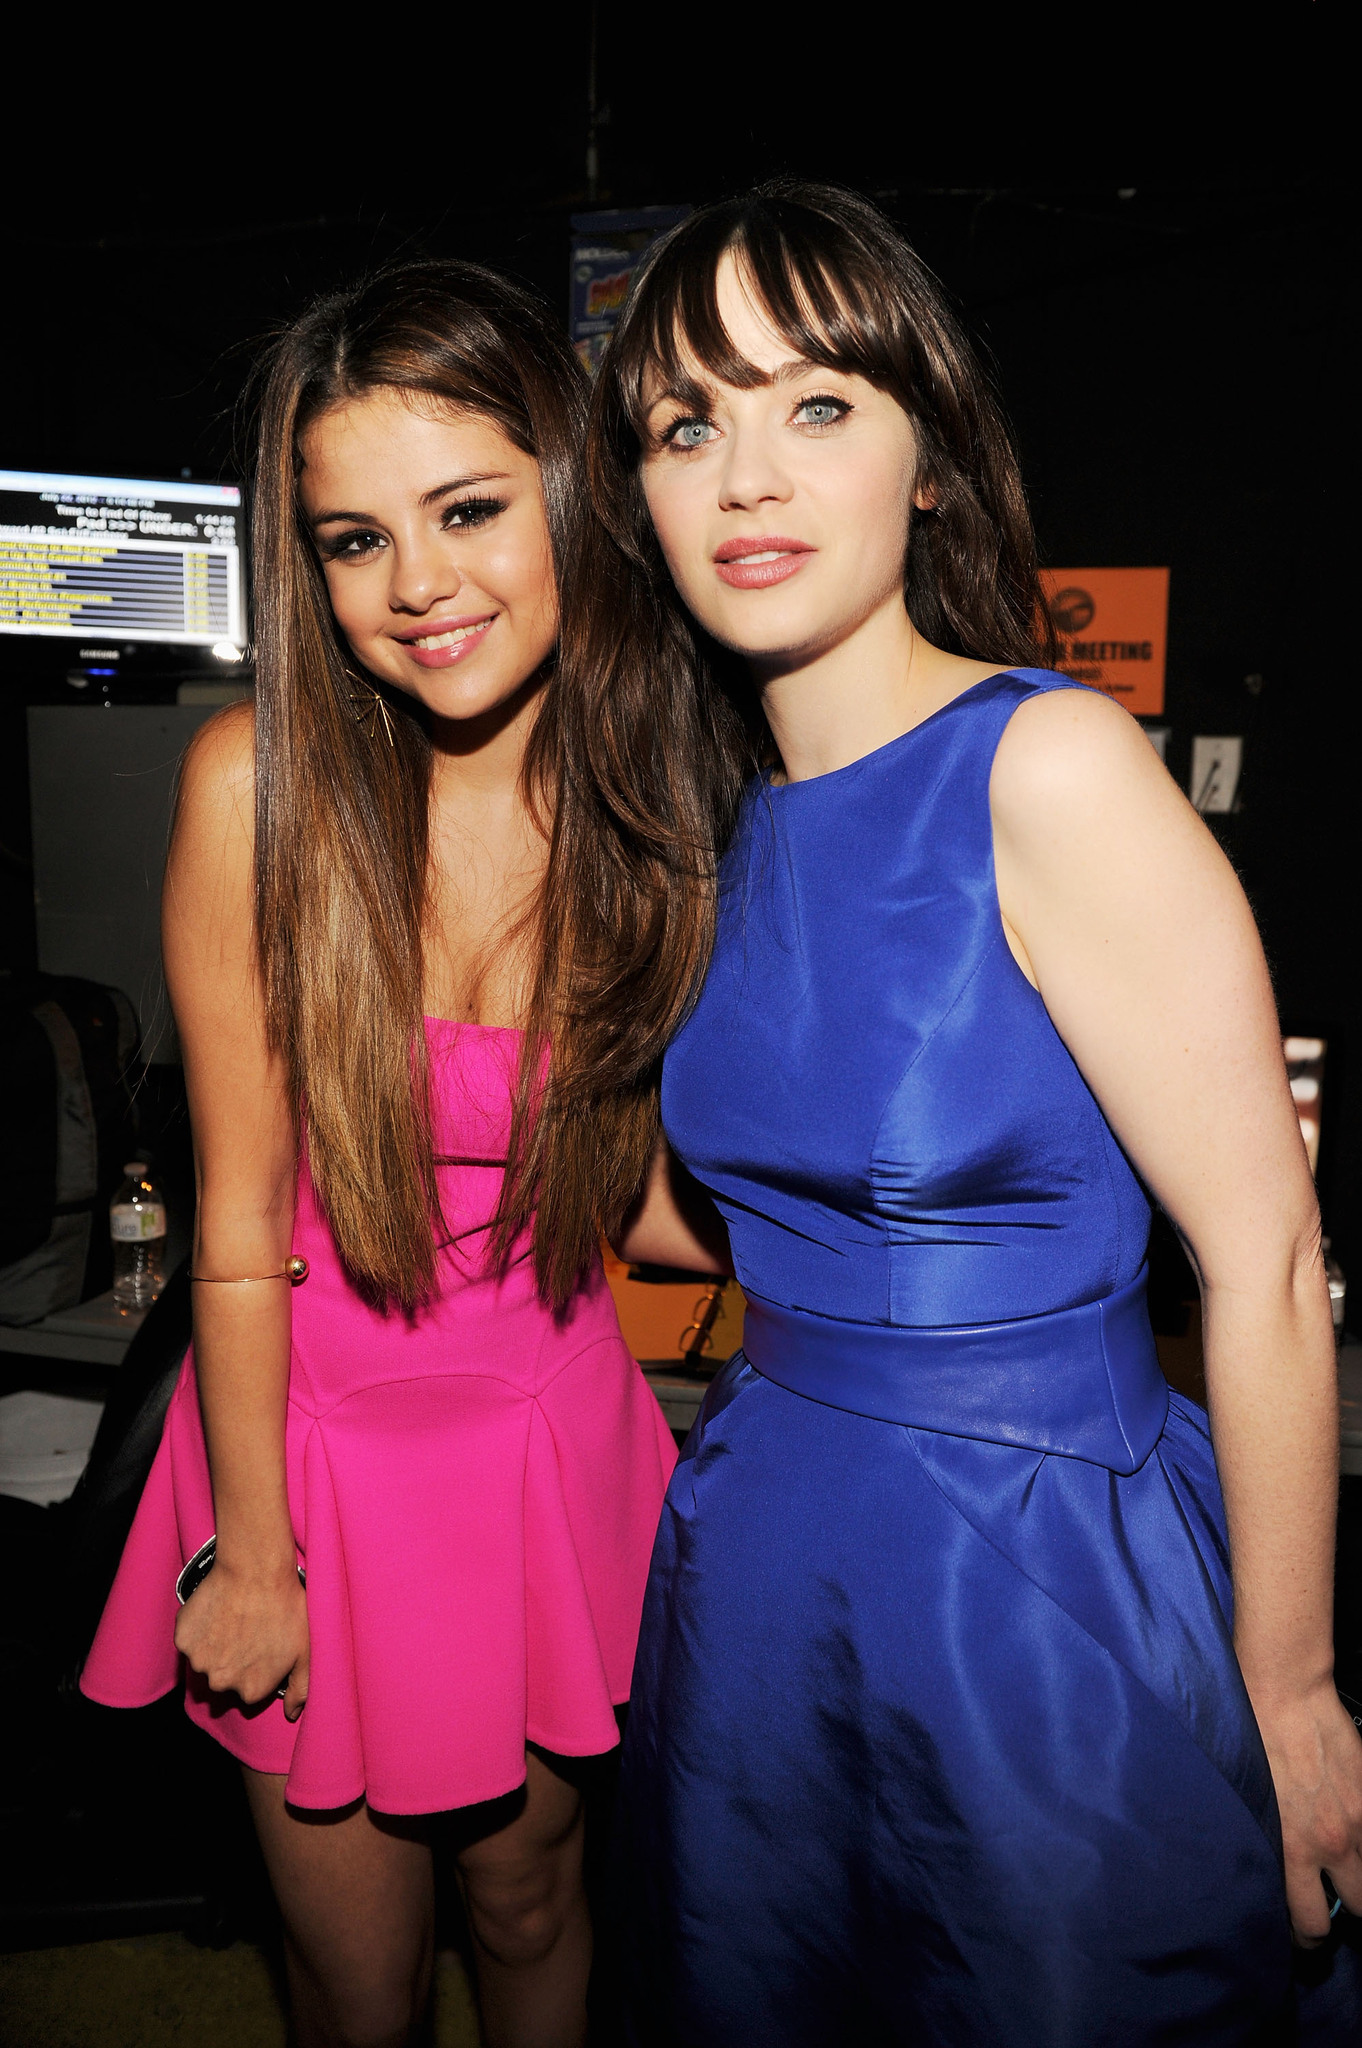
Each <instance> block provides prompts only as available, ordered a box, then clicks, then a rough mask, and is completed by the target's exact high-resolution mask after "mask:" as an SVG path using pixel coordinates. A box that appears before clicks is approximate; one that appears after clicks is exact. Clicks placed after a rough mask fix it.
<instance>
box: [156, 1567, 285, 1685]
mask: <svg viewBox="0 0 1362 2048" xmlns="http://www.w3.org/2000/svg"><path fill="white" fill-rule="evenodd" d="M175 1647H176V1648H177V1649H178V1650H179V1651H180V1653H181V1654H182V1656H183V1657H184V1658H185V1659H186V1661H187V1662H188V1664H189V1665H190V1667H191V1669H192V1670H194V1671H197V1672H199V1673H200V1674H201V1675H202V1676H203V1677H204V1678H206V1679H207V1681H208V1685H209V1689H210V1691H212V1692H220V1693H235V1694H236V1696H237V1698H238V1699H239V1700H240V1701H241V1703H242V1705H243V1706H248V1707H253V1706H258V1705H259V1704H260V1703H261V1701H263V1700H268V1699H271V1698H273V1697H274V1696H276V1695H278V1694H280V1693H281V1691H282V1692H286V1698H287V1706H286V1709H285V1711H286V1712H287V1713H288V1717H289V1719H290V1720H297V1718H298V1715H299V1714H300V1713H301V1712H302V1710H303V1703H304V1701H305V1700H306V1698H307V1671H308V1632H307V1606H306V1601H305V1598H304V1594H303V1589H302V1587H301V1585H299V1584H297V1582H296V1581H295V1583H294V1586H293V1587H292V1588H290V1589H289V1590H288V1591H286V1592H285V1593H283V1594H282V1595H281V1594H280V1593H279V1592H278V1591H277V1590H276V1589H273V1588H266V1589H263V1590H257V1589H254V1588H251V1589H247V1590H245V1591H243V1589H242V1588H241V1587H239V1586H234V1585H233V1584H231V1583H230V1582H229V1581H228V1579H227V1577H226V1575H223V1576H221V1577H220V1576H219V1574H218V1572H217V1571H214V1572H213V1573H211V1574H210V1576H209V1577H208V1578H207V1579H206V1580H205V1581H204V1582H203V1584H202V1585H201V1586H200V1587H199V1588H198V1590H197V1591H196V1592H195V1593H194V1595H193V1597H192V1598H191V1599H190V1600H189V1601H187V1602H186V1604H185V1606H184V1607H183V1608H182V1609H181V1611H180V1613H179V1616H178V1617H177V1620H176V1623H175ZM286 1682H287V1683H286Z"/></svg>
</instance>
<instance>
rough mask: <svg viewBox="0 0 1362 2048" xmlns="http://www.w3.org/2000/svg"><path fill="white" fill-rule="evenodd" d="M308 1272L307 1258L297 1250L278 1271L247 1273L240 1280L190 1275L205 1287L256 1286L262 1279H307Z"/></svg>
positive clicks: (212, 1274) (202, 1274)
mask: <svg viewBox="0 0 1362 2048" xmlns="http://www.w3.org/2000/svg"><path fill="white" fill-rule="evenodd" d="M307 1272H308V1267H307V1260H306V1259H305V1258H302V1257H301V1256H300V1255H299V1254H298V1253H297V1252H295V1253H294V1254H293V1256H292V1258H289V1259H285V1261H284V1263H283V1265H282V1266H281V1267H280V1269H279V1271H278V1272H277V1273H246V1274H244V1275H243V1276H242V1278H241V1279H240V1280H220V1279H219V1278H218V1276H217V1274H216V1273H191V1274H190V1276H189V1277H190V1279H191V1280H197V1281H198V1282H199V1283H200V1284H201V1285H203V1286H205V1287H255V1286H258V1285H259V1283H260V1282H261V1281H262V1280H292V1281H295V1282H296V1281H299V1280H306V1278H307Z"/></svg>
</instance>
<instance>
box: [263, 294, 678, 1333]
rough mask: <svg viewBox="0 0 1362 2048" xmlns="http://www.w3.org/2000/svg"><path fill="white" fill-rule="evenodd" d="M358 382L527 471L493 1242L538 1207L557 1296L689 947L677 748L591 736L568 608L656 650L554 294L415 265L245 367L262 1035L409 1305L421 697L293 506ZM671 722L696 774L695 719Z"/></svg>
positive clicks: (625, 1132)
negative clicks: (542, 568)
mask: <svg viewBox="0 0 1362 2048" xmlns="http://www.w3.org/2000/svg"><path fill="white" fill-rule="evenodd" d="M375 388H390V389H395V390H398V391H402V392H405V393H409V394H411V395H412V397H413V400H414V402H417V403H419V404H434V405H438V406H447V407H451V408H454V409H455V410H457V411H459V412H463V413H474V414H478V415H481V416H484V417H486V418H487V419H490V420H492V421H493V422H495V423H496V424H497V425H498V426H500V427H501V428H502V429H503V431H504V432H505V433H506V434H507V435H508V437H509V438H510V439H511V440H512V441H513V442H514V443H515V445H516V446H517V447H519V448H521V449H523V450H524V451H525V452H526V453H527V454H530V455H532V456H533V457H534V458H535V459H536V460H537V462H538V464H539V468H540V476H541V481H542V487H543V493H544V502H545V507H546V511H547V517H548V527H549V533H550V537H551V541H552V547H553V556H554V564H555V571H556V575H557V578H558V583H559V591H560V602H561V607H562V616H563V621H564V629H563V635H562V640H561V644H560V650H559V653H558V657H557V658H556V659H555V660H554V661H553V662H552V663H551V672H550V673H549V675H548V678H547V681H546V683H545V686H544V689H543V691H542V694H541V698H540V704H539V709H538V714H537V717H536V722H535V725H534V728H533V732H532V734H531V737H530V740H529V743H528V746H527V750H526V757H525V763H524V768H523V777H522V784H523V792H524V795H525V799H526V802H527V804H528V806H529V808H530V811H531V814H532V816H534V817H535V818H536V820H537V821H538V822H539V823H540V824H541V826H542V828H543V830H544V831H545V834H546V836H547V839H548V859H547V868H546V873H545V877H544V881H543V884H542V888H541V890H540V894H539V898H538V901H537V902H536V903H535V904H534V905H533V906H532V908H531V911H530V913H529V915H528V916H527V919H526V921H525V925H524V928H523V932H522V936H526V937H528V940H529V942H530V943H531V946H532V948H533V955H534V960H533V968H532V973H531V977H530V979H531V993H530V998H529V1003H528V1009H527V1014H526V1017H525V1019H524V1039H523V1044H522V1057H521V1063H520V1078H519V1083H518V1088H517V1094H516V1099H515V1107H514V1116H513V1123H512V1132H511V1144H510V1155H509V1159H508V1163H507V1171H506V1174H505V1177H504V1183H503V1195H502V1201H501V1205H500V1209H499V1212H498V1216H497V1218H496V1222H495V1229H494V1232H493V1237H492V1256H493V1258H494V1259H501V1260H504V1259H505V1258H507V1257H509V1256H510V1254H511V1250H512V1247H513V1245H514V1244H515V1241H516V1239H517V1238H518V1236H519V1234H520V1233H521V1231H523V1229H524V1228H525V1227H526V1225H527V1224H528V1223H529V1222H530V1221H531V1219H532V1220H533V1227H534V1257H535V1265H536V1270H537V1273H538V1278H539V1283H540V1286H541V1289H542V1291H543V1293H544V1294H545V1296H546V1298H547V1299H549V1300H550V1301H552V1302H553V1303H554V1304H555V1305H557V1306H560V1307H561V1306H562V1305H563V1304H565V1303H566V1302H567V1300H568V1299H569V1298H570V1296H571V1293H572V1291H573V1289H574V1288H575V1286H576V1285H577V1284H578V1283H579V1281H580V1280H581V1278H582V1276H583V1274H584V1273H585V1272H586V1271H587V1269H588V1268H589V1266H590V1265H591V1262H592V1260H593V1259H594V1257H595V1254H596V1247H597V1241H598V1230H599V1224H600V1219H601V1218H602V1217H606V1218H610V1217H612V1216H615V1215H618V1213H620V1211H621V1210H622V1209H623V1208H624V1206H625V1205H626V1203H627V1202H628V1200H629V1199H630V1197H631V1196H632V1195H633V1193H634V1192H635V1190H636V1189H637V1186H638V1184H639V1179H640V1176H641V1174H642V1172H643V1169H644V1166H645V1164H646V1160H647V1156H648V1151H649V1148H650V1145H651V1143H652V1136H653V1130H654V1127H655V1117H656V1112H655V1107H654V1089H653V1086H652V1079H651V1067H652V1065H653V1064H654V1063H655V1061H656V1058H657V1055H658V1053H659V1052H660V1049H661V1047H662V1045H663V1044H664V1043H665V1042H666V1038H667V1036H668V1035H669V1034H670V1031H671V1030H672V1029H673V1028H674V1025H675V1023H676V1021H677V1017H678V1014H679V1010H680V1006H681V1003H682V1001H683V1000H684V993H685V991H686V990H688V989H689V987H690V986H691V984H692V983H693V981H694V978H695V973H696V968H697V961H699V960H700V958H701V957H702V953H703V943H702V942H703V931H702V925H703V915H702V913H700V914H699V922H697V913H696V912H695V911H694V909H693V908H692V907H691V906H692V899H695V900H696V901H700V900H701V899H703V895H704V884H703V881H702V882H701V886H700V889H699V892H698V895H697V891H696V889H695V888H694V887H693V886H690V884H689V881H688V880H687V884H686V886H685V887H683V886H682V879H681V877H680V876H679V875H678V874H677V873H676V872H674V863H672V862H671V861H670V859H669V848H670V844H671V840H672V838H673V837H674V836H675V835H674V834H672V833H671V832H670V831H669V829H668V827H667V825H666V822H665V821H666V820H667V818H668V816H669V814H672V813H677V812H678V810H679V811H684V810H685V808H686V804H687V801H688V792H687V790H686V789H682V790H680V791H679V792H678V791H677V790H675V789H674V788H673V784H674V783H675V780H676V778H675V775H674V772H673V770H672V767H671V764H670V761H663V760H660V759H659V760H658V761H657V763H656V767H655V772H652V773H650V772H649V766H648V751H649V746H650V744H651V743H652V736H651V735H650V734H649V733H648V732H647V731H646V730H645V729H644V725H646V719H645V721H644V724H640V723H638V722H635V723H630V721H629V719H628V718H627V717H625V718H621V717H620V716H619V715H618V714H617V713H615V714H612V713H610V712H609V711H607V712H606V713H605V714H604V715H603V716H602V717H601V718H600V720H599V729H593V728H594V727H595V724H596V721H597V713H598V708H599V704H600V699H599V692H598V691H596V690H595V689H593V688H591V687H588V686H587V684H586V683H585V682H584V670H583V667H582V663H581V660H580V659H579V658H578V656H579V654H580V650H581V646H582V638H583V631H582V625H581V620H582V616H583V612H584V608H585V607H586V606H588V605H590V604H592V603H593V602H594V600H595V598H597V597H599V598H600V600H601V601H602V602H603V604H604V605H605V607H606V609H607V611H608V613H609V615H610V617H611V619H612V622H613V629H612V630H613V641H612V651H613V655H614V658H615V659H617V660H622V661H623V662H624V663H625V665H626V666H627V667H628V668H629V670H630V672H631V673H634V674H637V673H642V672H643V671H644V670H645V669H646V667H647V664H648V659H649V653H650V649H649V647H648V645H647V643H646V639H645V640H644V641H642V642H640V640H639V637H638V633H637V631H636V627H635V623H634V621H633V619H632V618H631V616H630V612H629V608H628V601H627V600H628V592H627V590H626V589H625V588H624V579H622V577H621V574H620V563H619V557H618V555H617V553H616V551H615V550H614V549H613V548H612V547H611V545H610V543H609V542H608V541H607V540H606V539H605V537H604V535H603V534H602V533H601V531H600V529H599V527H598V525H597V523H596V522H595V521H594V519H593V518H592V517H591V515H590V513H589V510H588V508H587V505H586V494H585V490H584V486H583V478H582V469H581V451H582V440H583V433H584V427H585V415H586V380H585V373H584V372H583V370H582V367H581V365H580V363H579V362H578V361H577V359H576V357H575V355H574V354H573V352H572V350H571V348H570V347H569V345H568V342H567V340H566V338H565V336H564V335H563V334H562V332H561V329H560V327H559V325H558V323H557V322H556V321H555V320H554V319H553V318H552V316H551V315H550V314H549V312H548V311H547V309H546V308H545V307H543V306H542V305H541V304H540V303H539V301H538V300H537V299H535V298H533V297H532V296H531V295H530V294H529V293H528V292H526V291H524V290H522V289H521V288H520V287H519V286H517V285H515V284H513V283H511V282H510V281H509V280H507V279H505V278H503V277H500V276H498V275H496V274H495V273H494V272H491V271H488V270H485V269H482V268H481V267H480V266H478V265H474V264H469V263H461V262H444V263H425V264H413V265H407V266H403V267H401V268H397V269H394V270H391V271H388V272H385V273H383V274H380V275H379V276H377V277H375V278H373V279H371V280H369V281H368V282H367V283H365V284H363V285H361V286H359V287H358V288H357V289H355V290H353V291H349V292H343V293H339V294H336V295H334V296H331V297H328V298H325V299H323V300H320V301H319V302H318V303H317V304H315V305H314V306H313V307H312V308H311V309H310V310H309V311H308V312H307V313H305V314H304V315H303V316H302V318H301V319H299V320H297V321H296V322H295V323H294V324H293V325H292V326H290V327H289V328H288V329H287V331H286V332H285V333H283V334H282V335H281V336H280V337H279V338H278V340H277V341H276V342H275V343H274V345H273V347H272V348H271V349H270V351H269V353H268V355H267V357H266V358H265V360H264V362H263V364H262V367H261V371H260V373H259V386H258V428H257V453H256V460H255V469H254V493H253V544H254V568H255V589H256V619H257V688H256V836H255V878H256V879H255V892H256V928H257V942H258V948H259V955H260V961H261V970H262V979H263V986H264V995H265V1005H266V1015H267V1021H268V1028H269V1032H270V1036H271V1040H272V1043H273V1044H274V1045H275V1047H276V1048H277V1049H278V1051H279V1052H280V1053H281V1055H282V1056H283V1059H284V1061H285V1063H286V1067H287V1071H288V1074H289V1077H290V1083H291V1092H292V1099H293V1101H294V1104H295V1107H296V1110H297V1114H298V1117H299V1122H300V1128H302V1129H303V1130H304V1131H305V1135H306V1144H307V1149H308V1156H309V1163H310V1168H311V1173H312V1178H313V1181H314V1183H315V1185H316V1188H317V1191H318V1194H319V1197H320V1200H321V1203H322V1207H323V1209H324V1211H325V1213H326V1216H327V1219H328V1221H329V1223H330V1226H331V1229H332V1232H333V1234H334V1237H335V1240H336V1244H337V1247H338V1249H339V1251H340V1254H341V1256H342V1259H343V1260H344V1263H345V1265H346V1267H347V1269H348V1271H349V1272H350V1274H351V1276H352V1277H353V1278H354V1280H355V1281H356V1282H357V1283H358V1284H359V1285H360V1286H361V1287H362V1288H363V1289H364V1290H365V1291H366V1292H368V1293H369V1294H370V1295H371V1296H373V1297H375V1298H376V1299H379V1300H381V1301H383V1302H385V1303H387V1304H389V1305H392V1306H395V1307H400V1308H402V1309H405V1310H407V1311H411V1310H414V1309H415V1308H416V1307H417V1306H419V1304H420V1303H421V1302H422V1301H423V1300H425V1299H426V1298H428V1297H429V1295H430V1294H431V1292H432V1289H433V1288H434V1286H435V1280H436V1247H437V1244H438V1243H439V1242H440V1240H441V1238H442V1235H443V1225H442V1219H441V1217H440V1205H439V1192H438V1186H437V1178H436V1167H437V1163H438V1162H437V1160H436V1158H435V1156H434V1153H433V1149H432V1128H431V1113H430V1103H429V1093H428V1089H429V1083H428V1076H427V1071H426V1045H425V1033H424V1029H423V1023H422V1008H423V1004H422V989H423V978H424V975H423V968H424V934H425V924H426V917H427V911H428V883H427V862H428V858H429V808H430V785H431V763H432V754H431V744H430V741H429V738H428V737H427V733H426V730H425V726H424V724H423V720H422V716H421V711H420V707H419V706H417V705H414V704H413V702H412V700H411V699H409V698H407V697H406V696H405V695H404V694H403V693H402V692H400V691H396V690H388V689H386V688H384V687H383V686H382V685H381V684H380V685H376V684H375V680H374V678H372V677H369V676H366V675H364V674H362V673H361V672H359V671H358V669H357V664H356V662H355V658H354V656H353V654H352V653H351V651H350V649H349V648H348V646H347V645H346V644H345V642H344V641H343V639H342V636H341V635H340V633H339V630H338V628H337V626H336V622H335V619H334V616H333V614H332V611H331V607H330V604H329V602H328V599H327V593H326V585H325V580H324V577H323V574H322V570H321V565H320V563H319V560H318V557H317V553H316V550H315V548H314V546H313V544H312V540H311V537H310V534H309V533H308V531H307V528H306V525H305V522H304V520H303V518H302V516H301V511H300V506H299V500H298V476H299V472H300V468H301V456H300V449H299V444H300V440H301V437H302V436H303V434H304V433H305V432H306V430H307V428H308V426H309V425H310V424H311V423H312V422H313V421H314V420H316V419H317V418H318V417H319V416H320V415H321V414H323V413H324V412H326V411H328V410H329V409H330V408H332V407H333V406H336V405H339V404H343V403H345V402H347V401H348V400H350V399H353V398H355V397H358V396H360V395H362V394H363V393H365V392H367V391H370V390H373V389H375ZM645 624H646V622H645ZM596 646H597V643H596V642H594V641H593V643H592V652H593V654H594V652H595V650H596ZM609 665H610V664H609V660H607V661H606V663H605V666H606V668H607V669H608V668H609ZM375 687H377V688H378V690H379V693H380V695H381V697H382V699H383V703H384V704H385V705H386V707H387V711H386V715H385V716H383V717H381V718H380V717H379V716H377V715H369V716H361V717H358V718H357V716H356V696H357V695H358V701H359V706H360V708H361V709H362V708H363V707H364V705H365V704H366V703H367V704H368V706H369V707H370V712H371V714H373V712H374V707H373V699H372V697H371V696H370V695H369V694H368V693H369V692H370V691H371V690H372V689H374V688H375ZM678 716H679V723H680V729H681V731H682V732H684V733H685V734H686V735H687V737H688V739H689V741H690V742H691V744H692V746H693V750H694V753H695V756H696V760H697V763H703V762H705V760H706V758H707V757H706V750H705V746H704V743H703V740H702V739H701V738H700V737H699V736H698V735H697V734H696V733H695V732H694V729H693V728H694V725H695V715H694V714H693V713H692V714H691V715H690V716H689V717H687V716H686V715H685V714H684V713H680V714H678ZM389 728H390V730H391V744H389V742H388V736H387V734H388V729H389ZM602 748H604V750H605V752H606V754H607V756H608V755H609V754H610V753H611V750H612V749H614V750H616V751H617V752H618V755H619V756H620V758H621V759H625V758H627V761H628V770H627V774H625V775H624V776H623V777H622V779H623V781H624V782H626V783H627V786H628V791H629V801H628V803H626V804H625V806H624V807H623V808H622V809H620V808H612V807H611V806H610V805H609V804H608V803H603V802H602V799H601V796H600V791H599V786H598V778H597V776H596V774H595V772H594V764H595V761H596V759H597V756H598V754H599V752H600V750H601V749H602ZM682 751H684V749H683V750H682ZM687 759H688V760H689V755H687ZM687 772H691V771H690V770H689V769H688V770H687ZM696 772H700V773H703V772H704V771H703V770H702V769H697V771H696ZM656 820H662V821H663V822H662V823H661V824H658V823H657V822H656ZM682 836H683V837H684V836H685V835H684V834H683V835H682ZM683 899H684V900H683ZM688 919H689V926H688V922H687V921H688ZM644 970H646V971H644ZM546 1057H547V1079H546V1080H541V1074H542V1070H543V1067H544V1064H545V1058H546Z"/></svg>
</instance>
